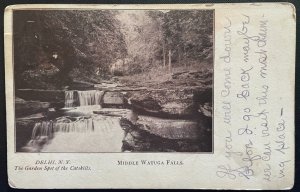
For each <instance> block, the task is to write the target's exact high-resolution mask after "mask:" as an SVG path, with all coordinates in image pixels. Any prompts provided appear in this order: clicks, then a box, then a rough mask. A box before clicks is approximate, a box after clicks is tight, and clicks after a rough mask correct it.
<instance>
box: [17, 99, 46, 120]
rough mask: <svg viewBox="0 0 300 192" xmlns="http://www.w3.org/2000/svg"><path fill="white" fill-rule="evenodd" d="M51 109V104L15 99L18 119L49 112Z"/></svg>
mask: <svg viewBox="0 0 300 192" xmlns="http://www.w3.org/2000/svg"><path fill="white" fill-rule="evenodd" d="M49 107H50V103H49V102H40V101H25V100H23V99H20V98H16V99H15V113H16V116H17V117H20V116H25V115H30V114H34V113H39V112H47V111H48V108H49Z"/></svg>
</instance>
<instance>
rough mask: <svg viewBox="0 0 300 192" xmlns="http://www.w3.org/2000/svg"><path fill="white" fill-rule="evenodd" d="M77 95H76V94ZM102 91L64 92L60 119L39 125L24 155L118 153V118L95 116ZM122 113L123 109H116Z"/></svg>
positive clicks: (35, 128) (37, 124) (34, 129)
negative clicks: (29, 153) (28, 153)
mask: <svg viewBox="0 0 300 192" xmlns="http://www.w3.org/2000/svg"><path fill="white" fill-rule="evenodd" d="M75 93H76V94H75ZM102 96H103V91H98V90H88V91H66V92H65V107H64V108H62V109H60V111H61V112H62V114H63V116H61V117H57V118H55V119H53V120H46V121H38V122H36V123H35V125H34V128H33V130H32V136H31V139H30V141H29V142H28V143H27V144H26V146H24V147H22V151H24V152H121V148H122V140H123V138H124V131H123V129H122V128H121V126H120V123H119V121H120V117H112V116H105V115H101V114H94V113H93V111H97V110H100V109H102V107H101V105H100V103H101V99H102ZM115 110H116V111H122V109H115Z"/></svg>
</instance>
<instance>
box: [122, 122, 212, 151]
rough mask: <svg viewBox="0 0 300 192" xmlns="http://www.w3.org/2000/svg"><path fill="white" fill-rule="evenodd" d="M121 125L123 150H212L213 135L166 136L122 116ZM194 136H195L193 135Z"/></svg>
mask: <svg viewBox="0 0 300 192" xmlns="http://www.w3.org/2000/svg"><path fill="white" fill-rule="evenodd" d="M120 125H121V127H122V128H123V129H124V131H125V136H124V139H123V146H122V151H132V152H145V151H152V152H211V151H212V139H211V137H210V138H209V137H206V139H203V138H202V137H199V138H198V137H197V138H195V139H191V138H190V139H187V138H186V139H182V138H181V139H177V138H178V137H176V136H175V137H173V138H172V139H170V138H164V137H161V136H159V135H160V134H157V135H156V134H153V133H151V132H150V131H149V130H147V131H146V130H144V129H143V127H141V126H140V124H134V123H132V122H131V121H129V120H128V119H125V118H121V120H120ZM192 138H193V137H192Z"/></svg>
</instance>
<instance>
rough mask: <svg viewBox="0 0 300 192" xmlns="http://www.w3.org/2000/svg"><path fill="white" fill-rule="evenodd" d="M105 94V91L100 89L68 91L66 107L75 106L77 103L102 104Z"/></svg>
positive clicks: (66, 93)
mask: <svg viewBox="0 0 300 192" xmlns="http://www.w3.org/2000/svg"><path fill="white" fill-rule="evenodd" d="M75 94H76V96H75ZM103 95H104V92H103V91H99V90H88V91H66V92H65V107H75V106H76V105H79V106H86V105H100V104H101V99H102V96H103Z"/></svg>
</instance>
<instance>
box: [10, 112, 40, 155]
mask: <svg viewBox="0 0 300 192" xmlns="http://www.w3.org/2000/svg"><path fill="white" fill-rule="evenodd" d="M36 121H37V119H31V118H22V119H21V118H20V119H19V118H17V119H16V129H15V130H16V151H17V152H21V151H22V147H24V146H25V145H26V144H27V143H28V142H29V141H30V139H31V135H32V130H33V128H34V125H35V122H36Z"/></svg>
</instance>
